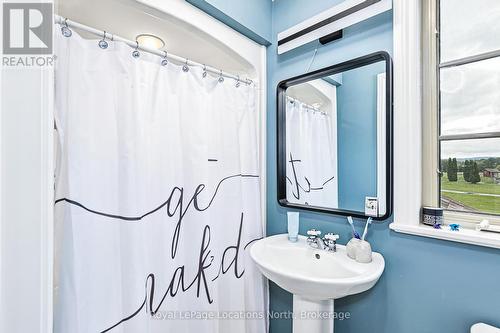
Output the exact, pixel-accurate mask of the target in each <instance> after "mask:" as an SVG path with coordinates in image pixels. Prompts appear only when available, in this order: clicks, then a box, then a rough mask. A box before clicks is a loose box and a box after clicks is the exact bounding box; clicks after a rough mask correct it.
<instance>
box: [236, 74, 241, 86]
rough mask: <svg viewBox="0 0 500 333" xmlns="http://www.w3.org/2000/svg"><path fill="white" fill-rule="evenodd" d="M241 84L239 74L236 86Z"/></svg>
mask: <svg viewBox="0 0 500 333" xmlns="http://www.w3.org/2000/svg"><path fill="white" fill-rule="evenodd" d="M239 86H240V76H239V75H238V80H237V81H236V88H238V87H239Z"/></svg>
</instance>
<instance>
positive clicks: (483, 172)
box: [441, 138, 500, 215]
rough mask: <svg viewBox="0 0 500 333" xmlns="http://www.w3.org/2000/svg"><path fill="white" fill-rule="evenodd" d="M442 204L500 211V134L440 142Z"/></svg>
mask: <svg viewBox="0 0 500 333" xmlns="http://www.w3.org/2000/svg"><path fill="white" fill-rule="evenodd" d="M441 170H442V175H441V207H443V208H446V209H451V210H459V211H469V212H477V213H488V214H499V215H500V138H492V139H471V140H456V141H442V142H441Z"/></svg>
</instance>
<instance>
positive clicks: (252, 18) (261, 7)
mask: <svg viewBox="0 0 500 333" xmlns="http://www.w3.org/2000/svg"><path fill="white" fill-rule="evenodd" d="M186 1H187V2H189V3H191V4H192V5H194V6H196V7H198V8H200V9H201V10H203V11H205V12H207V13H208V14H210V15H212V16H213V17H215V18H216V19H218V20H219V21H221V22H223V23H225V24H227V25H228V26H230V27H231V28H233V29H234V30H236V31H238V32H240V33H242V34H243V35H245V36H247V37H248V38H250V39H252V40H254V41H256V42H257V43H259V44H262V45H266V46H267V45H269V44H270V41H271V38H272V37H271V22H272V18H271V7H272V2H271V0H242V1H237V0H186Z"/></svg>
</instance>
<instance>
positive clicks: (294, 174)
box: [286, 98, 338, 208]
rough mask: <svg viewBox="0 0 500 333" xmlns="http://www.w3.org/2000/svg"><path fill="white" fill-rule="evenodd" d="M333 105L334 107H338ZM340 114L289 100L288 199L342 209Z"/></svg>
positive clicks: (293, 201) (287, 111) (287, 115)
mask: <svg viewBox="0 0 500 333" xmlns="http://www.w3.org/2000/svg"><path fill="white" fill-rule="evenodd" d="M335 107H336V106H335V103H332V108H335ZM334 115H335V116H336V112H331V113H329V114H328V113H326V112H319V111H314V110H313V108H312V107H311V106H309V105H307V104H305V103H303V102H301V101H299V100H296V99H290V98H287V103H286V156H287V167H286V175H287V186H286V189H287V196H286V197H287V200H288V201H289V202H292V203H300V204H305V205H311V206H320V207H330V208H332V207H333V208H336V207H338V180H337V154H336V151H337V147H336V141H335V138H334V136H336V128H333V124H336V121H335V119H334V120H333V121H332V119H331V117H332V116H334Z"/></svg>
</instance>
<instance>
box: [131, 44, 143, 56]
mask: <svg viewBox="0 0 500 333" xmlns="http://www.w3.org/2000/svg"><path fill="white" fill-rule="evenodd" d="M140 55H141V54H140V53H139V42H138V41H135V50H134V52H132V57H134V58H139V56H140Z"/></svg>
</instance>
